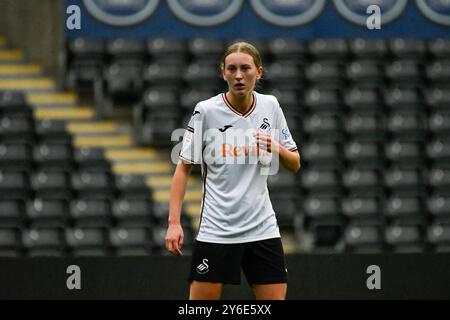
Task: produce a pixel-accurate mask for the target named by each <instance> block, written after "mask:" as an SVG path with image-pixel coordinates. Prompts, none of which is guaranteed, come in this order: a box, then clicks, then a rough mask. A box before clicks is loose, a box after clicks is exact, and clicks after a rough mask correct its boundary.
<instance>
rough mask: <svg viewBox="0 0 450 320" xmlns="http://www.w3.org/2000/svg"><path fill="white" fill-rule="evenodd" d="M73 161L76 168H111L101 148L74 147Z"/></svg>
mask: <svg viewBox="0 0 450 320" xmlns="http://www.w3.org/2000/svg"><path fill="white" fill-rule="evenodd" d="M74 161H75V165H76V167H77V169H78V170H88V171H105V170H110V169H111V163H110V161H108V160H107V159H106V158H105V154H104V151H103V149H102V148H95V147H81V148H76V149H75V150H74Z"/></svg>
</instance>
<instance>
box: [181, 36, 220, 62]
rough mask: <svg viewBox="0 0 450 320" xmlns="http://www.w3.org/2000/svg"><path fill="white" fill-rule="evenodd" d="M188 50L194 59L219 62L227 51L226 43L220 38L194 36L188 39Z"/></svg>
mask: <svg viewBox="0 0 450 320" xmlns="http://www.w3.org/2000/svg"><path fill="white" fill-rule="evenodd" d="M188 50H189V53H190V54H191V55H192V56H194V59H201V60H209V61H211V62H215V63H217V62H218V61H220V59H221V58H222V55H223V53H224V51H225V43H224V42H223V41H221V40H219V39H211V38H193V39H190V40H188Z"/></svg>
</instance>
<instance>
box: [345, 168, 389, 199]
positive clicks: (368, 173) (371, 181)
mask: <svg viewBox="0 0 450 320" xmlns="http://www.w3.org/2000/svg"><path fill="white" fill-rule="evenodd" d="M342 184H343V186H344V187H345V188H346V189H347V191H348V192H350V193H351V194H354V195H355V194H358V195H373V196H376V195H379V194H380V193H381V185H380V178H379V174H378V172H377V171H376V170H371V169H360V168H348V169H347V170H346V171H343V172H342Z"/></svg>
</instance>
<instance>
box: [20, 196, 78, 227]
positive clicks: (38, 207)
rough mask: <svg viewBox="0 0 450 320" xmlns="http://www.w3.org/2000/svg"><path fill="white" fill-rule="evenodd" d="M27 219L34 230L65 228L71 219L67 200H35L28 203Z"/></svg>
mask: <svg viewBox="0 0 450 320" xmlns="http://www.w3.org/2000/svg"><path fill="white" fill-rule="evenodd" d="M26 213H27V218H28V219H29V223H30V225H31V226H32V227H34V228H58V227H61V228H63V227H64V226H65V225H66V223H67V220H68V217H69V207H68V203H67V201H65V200H54V199H41V198H35V199H33V200H29V201H28V203H27V211H26Z"/></svg>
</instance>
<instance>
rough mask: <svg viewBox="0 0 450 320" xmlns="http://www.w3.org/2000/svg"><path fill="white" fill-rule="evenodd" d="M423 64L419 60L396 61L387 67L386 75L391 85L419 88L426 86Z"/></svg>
mask: <svg viewBox="0 0 450 320" xmlns="http://www.w3.org/2000/svg"><path fill="white" fill-rule="evenodd" d="M421 67H422V66H421V64H420V62H419V61H417V60H406V59H405V60H403V59H401V60H394V61H393V62H390V63H388V64H387V65H385V74H386V76H387V79H388V80H389V81H390V83H391V84H396V85H400V86H402V87H405V86H406V87H417V86H422V85H423V84H424V80H425V79H424V77H423V75H422V68H421Z"/></svg>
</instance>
